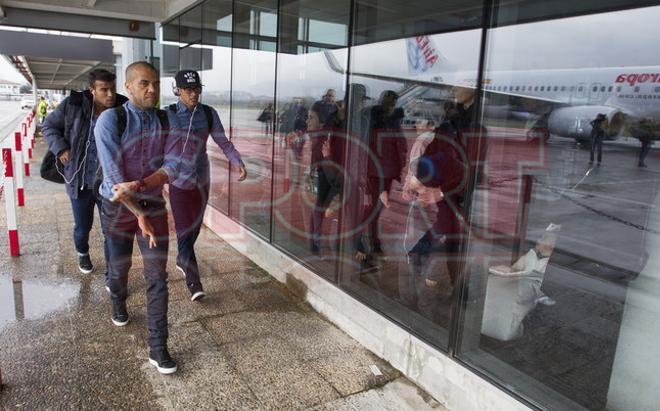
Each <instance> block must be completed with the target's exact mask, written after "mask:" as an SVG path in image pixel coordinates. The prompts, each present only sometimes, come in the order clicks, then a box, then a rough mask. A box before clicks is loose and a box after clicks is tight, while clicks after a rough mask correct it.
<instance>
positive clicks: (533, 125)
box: [457, 2, 660, 410]
mask: <svg viewBox="0 0 660 411" xmlns="http://www.w3.org/2000/svg"><path fill="white" fill-rule="evenodd" d="M614 3H615V2H605V4H614ZM536 4H540V5H546V6H547V7H545V6H543V7H542V6H539V8H538V9H537V10H536V9H534V11H535V12H538V13H539V14H540V13H542V12H545V11H548V10H550V9H548V7H551V5H550V3H549V2H547V3H546V2H528V3H526V4H521V5H520V9H518V10H513V11H512V9H510V6H506V7H504V10H501V11H498V12H497V13H496V15H495V20H496V21H499V20H500V17H502V19H504V20H505V21H507V23H511V21H510V20H508V19H510V18H511V16H513V15H517V16H520V18H521V19H523V20H525V19H526V18H527V16H528V15H529V11H530V10H532V9H530V8H529V7H531V6H530V5H536ZM585 4H592V3H588V2H577V3H572V4H566V5H562V7H564V8H566V9H568V11H569V12H570V11H575V10H577V9H576V7H582V6H583V5H585ZM601 4H603V3H597V4H596V3H593V5H595V6H596V7H600V6H601ZM511 7H512V6H511ZM552 7H554V6H552ZM501 13H503V15H502V16H500V14H501ZM658 18H660V7H652V8H644V9H630V10H623V11H611V12H607V13H601V14H593V15H587V16H579V17H570V18H563V19H556V20H552V21H544V22H534V23H525V24H515V25H509V26H504V27H498V28H495V29H492V30H489V32H488V33H487V34H488V36H487V38H488V43H487V55H486V64H485V73H484V79H489V80H492V81H494V82H497V81H498V79H500V78H503V77H510V76H515V77H519V79H520V80H524V81H525V82H527V83H528V84H535V83H536V84H538V83H539V82H543V83H542V84H544V85H545V87H547V84H548V81H553V80H554V81H555V84H559V83H563V84H568V85H570V87H568V88H566V89H565V88H564V87H563V86H562V91H561V92H559V93H556V94H554V95H551V96H549V95H547V94H544V95H543V96H542V98H536V97H537V96H538V94H537V93H533V94H532V93H522V94H523V95H522V96H521V95H516V96H511V95H507V94H506V93H500V94H499V95H495V94H492V93H489V92H485V93H484V95H483V99H482V103H483V110H482V113H481V116H480V118H479V123H480V125H481V126H482V127H483V128H482V129H480V134H481V145H482V146H483V147H485V150H486V161H485V162H484V163H483V165H482V166H481V167H479V168H477V179H476V181H477V186H476V189H475V191H474V193H473V201H472V202H471V208H470V214H469V220H468V221H469V224H470V241H469V245H468V247H467V255H468V256H469V257H470V260H469V261H468V262H467V263H466V265H465V271H464V272H465V274H466V277H465V278H464V281H465V285H466V287H467V291H468V294H467V298H466V300H465V301H466V310H465V312H464V313H463V316H462V318H463V321H462V327H463V329H462V332H461V337H460V343H459V347H458V350H457V355H458V357H459V358H460V359H461V360H462V361H464V362H466V363H468V364H469V365H470V366H472V367H475V368H477V369H479V370H480V371H482V372H483V373H485V374H487V375H490V376H491V377H493V378H495V379H496V380H497V381H499V382H500V384H502V385H505V386H506V387H507V388H508V389H511V390H513V391H515V392H517V393H519V394H520V395H522V396H524V397H526V398H528V399H529V400H530V401H532V402H533V403H535V404H537V405H538V406H539V407H540V408H544V409H553V410H580V409H592V410H603V409H608V410H642V409H654V408H657V406H656V402H657V400H656V393H657V392H658V389H660V378H659V377H658V375H657V372H656V370H657V368H658V367H657V366H658V365H660V364H658V363H659V361H658V358H660V355H659V354H660V353H659V352H658V348H657V346H658V345H657V344H654V343H649V342H650V341H657V339H658V337H659V335H658V333H659V331H658V330H660V323H659V321H658V318H657V317H658V316H657V312H658V309H660V303H658V301H660V299H659V298H658V297H659V296H660V295H659V294H660V288H659V287H658V286H657V284H658V275H659V274H658V273H659V272H658V266H659V265H658V264H657V261H656V260H657V258H658V257H656V255H657V246H658V244H659V243H658V241H659V240H660V237H659V236H658V233H660V230H658V227H657V225H658V224H657V221H658V220H657V215H656V214H657V209H658V206H659V205H658V193H659V190H658V188H659V184H658V183H660V180H658V179H657V178H655V174H654V170H658V169H660V161H659V160H658V156H657V155H655V152H654V149H653V148H652V142H653V141H654V140H655V139H657V138H659V137H660V133H659V132H658V129H657V126H656V124H657V122H658V120H660V117H659V116H658V110H657V105H656V104H655V101H653V100H648V99H647V100H644V99H643V98H642V99H640V98H639V97H641V95H642V94H646V93H648V92H650V90H651V87H654V84H652V81H651V78H652V77H653V75H654V74H655V73H657V67H658V66H660V57H659V56H658V55H657V53H644V52H642V53H640V45H643V44H650V43H653V42H654V40H655V39H656V38H657V37H658V35H660V28H659V27H658V25H657V21H658ZM607 27H626V30H624V31H617V32H616V33H614V32H612V30H609V29H604V28H607ZM605 44H606V45H607V46H606V47H603V46H602V45H605ZM537 50H543V53H537V52H536V51H537ZM512 73H513V74H512ZM655 77H657V75H656V76H655ZM610 86H616V87H617V88H618V87H621V88H622V89H621V92H620V93H618V94H613V93H612V92H611V91H610V90H611V89H610ZM534 87H535V88H534V89H536V86H534ZM543 87H544V86H543V85H542V86H541V89H543ZM636 87H639V94H634V90H635V88H636ZM623 113H626V114H625V115H624V114H623ZM601 152H602V158H601ZM601 159H602V162H601ZM641 386H643V387H644V388H643V389H640V387H641Z"/></svg>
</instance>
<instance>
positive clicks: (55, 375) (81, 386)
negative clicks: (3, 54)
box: [0, 139, 444, 410]
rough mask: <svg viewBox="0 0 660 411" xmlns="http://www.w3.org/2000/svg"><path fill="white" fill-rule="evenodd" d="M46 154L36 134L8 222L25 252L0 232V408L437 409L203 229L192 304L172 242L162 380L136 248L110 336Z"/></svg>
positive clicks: (100, 294) (94, 241)
mask: <svg viewBox="0 0 660 411" xmlns="http://www.w3.org/2000/svg"><path fill="white" fill-rule="evenodd" d="M44 150H45V144H44V143H43V141H42V140H41V139H39V140H38V143H37V148H36V150H35V154H36V155H35V160H33V161H32V171H33V177H30V178H27V179H26V207H25V208H23V209H21V210H19V215H18V218H19V235H20V241H21V254H22V255H21V257H18V258H11V257H9V253H8V244H7V236H6V235H4V234H3V235H2V236H0V250H1V251H0V370H1V371H2V380H3V384H4V385H3V387H2V390H0V409H248V408H249V409H323V410H325V409H333V410H334V409H346V410H349V409H391V410H394V409H397V410H401V409H409V410H422V409H444V408H443V407H442V406H440V405H439V404H438V403H437V402H435V401H434V400H433V399H431V398H430V397H429V396H428V395H427V394H425V393H424V392H422V391H421V390H420V389H419V388H417V387H416V386H414V385H413V384H412V383H410V382H409V381H407V380H406V379H405V378H403V377H402V376H401V375H400V373H399V372H398V371H396V370H395V369H393V368H392V367H391V366H390V365H389V364H387V363H386V362H384V361H383V360H381V359H379V358H377V357H376V356H375V355H373V354H372V353H370V352H369V351H367V350H366V349H364V348H363V347H361V346H360V345H359V344H358V343H357V342H356V341H354V340H352V339H351V338H350V337H348V336H347V335H346V334H344V333H343V332H342V331H340V330H339V329H338V328H336V327H335V326H334V325H332V324H330V323H329V322H327V321H325V320H324V319H323V318H321V317H320V316H319V315H318V314H317V313H316V312H314V311H313V310H312V309H311V308H310V307H309V306H308V305H307V304H306V303H305V302H303V301H301V300H300V299H298V298H297V297H295V296H294V295H293V294H292V293H290V292H289V291H288V290H287V289H286V288H285V287H284V286H283V285H281V284H280V283H278V282H277V281H275V280H274V279H272V278H271V277H270V276H269V275H268V274H267V273H266V272H264V271H263V270H261V269H260V268H258V267H257V266H256V265H255V264H254V263H252V262H251V261H250V260H248V259H247V258H245V257H244V256H243V255H241V254H239V253H238V252H237V251H235V250H234V249H233V248H231V247H230V246H229V245H227V244H226V243H225V242H223V241H222V240H221V239H220V238H219V237H217V236H216V235H214V234H213V233H211V232H210V231H208V230H206V229H204V230H203V231H202V234H201V235H200V239H199V241H198V243H197V253H198V258H199V260H200V268H201V273H202V279H203V282H204V285H205V289H206V291H207V293H208V297H207V298H206V299H205V300H204V301H203V302H201V303H192V302H190V300H189V295H188V291H187V289H186V287H185V284H184V281H183V278H182V277H181V276H180V275H178V272H177V271H176V270H175V269H174V258H175V252H174V250H173V249H172V246H173V241H170V258H169V261H168V272H169V273H170V281H169V289H170V305H169V321H170V340H169V348H170V352H171V354H172V355H173V357H174V358H175V359H177V360H178V362H179V371H178V372H177V373H176V374H174V375H172V376H163V375H160V374H158V373H157V372H156V370H155V369H154V368H153V367H151V366H150V365H149V364H148V362H147V345H146V337H147V329H146V307H145V302H146V301H145V300H146V295H145V282H144V279H143V277H142V273H141V262H140V258H139V254H138V253H139V251H138V248H137V247H135V250H136V251H135V253H136V254H135V255H134V260H133V267H132V269H131V271H130V277H129V293H130V295H129V298H128V309H129V314H130V316H131V322H130V323H129V325H128V326H126V327H122V328H118V327H115V326H113V324H112V322H111V321H110V312H111V304H110V299H109V296H108V294H107V292H106V291H105V289H104V285H103V274H102V273H103V262H102V252H101V250H102V238H101V235H100V230H99V225H98V218H97V221H96V223H95V227H94V230H93V233H92V237H91V240H90V246H91V250H92V252H91V257H92V260H93V262H94V263H95V264H96V269H95V271H94V272H93V273H92V274H81V273H80V272H79V271H78V268H77V261H76V260H77V259H76V255H75V252H74V250H73V247H72V246H73V244H72V233H71V230H72V224H73V221H72V215H71V209H70V203H69V200H68V197H67V196H66V194H65V193H64V190H63V187H62V186H60V185H57V184H53V183H48V182H45V181H44V180H42V179H40V178H39V177H37V176H34V174H36V173H37V172H38V166H39V162H38V160H36V159H40V158H41V154H42V153H43V152H44ZM97 217H98V216H97ZM0 227H2V230H3V232H5V215H4V210H3V211H2V212H0ZM171 238H173V237H171ZM377 374H381V375H377Z"/></svg>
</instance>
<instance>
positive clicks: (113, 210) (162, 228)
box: [101, 198, 168, 349]
mask: <svg viewBox="0 0 660 411" xmlns="http://www.w3.org/2000/svg"><path fill="white" fill-rule="evenodd" d="M144 209H145V210H146V211H147V215H148V218H149V221H150V222H151V224H152V225H153V227H154V230H155V231H156V235H157V246H156V247H155V248H149V239H148V238H147V237H144V236H142V233H141V231H140V228H139V227H138V222H137V218H136V217H135V216H134V215H133V213H131V212H130V211H129V210H128V209H127V208H126V207H125V206H123V205H121V204H115V203H112V202H110V201H109V200H107V199H105V198H104V199H103V203H102V205H101V219H102V220H103V223H102V224H101V226H102V227H103V230H104V234H105V238H106V241H107V243H108V252H109V256H108V257H109V261H110V264H109V267H108V279H109V280H108V287H110V293H111V296H112V302H113V304H119V303H124V302H125V301H126V297H127V295H128V292H127V284H128V270H129V269H130V268H131V264H132V257H133V239H134V238H135V236H136V234H137V243H138V246H139V247H140V252H141V254H142V259H143V263H144V279H145V282H146V285H147V322H148V328H149V347H150V348H151V349H160V348H164V347H166V346H167V335H168V332H167V304H168V290H167V271H166V268H165V267H166V265H167V247H168V228H167V209H166V208H165V202H164V200H163V201H162V202H160V201H158V202H155V203H150V204H147V205H146V207H144Z"/></svg>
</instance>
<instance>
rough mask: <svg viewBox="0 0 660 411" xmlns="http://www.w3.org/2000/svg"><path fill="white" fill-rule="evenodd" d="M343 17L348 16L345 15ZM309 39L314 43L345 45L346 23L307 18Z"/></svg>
mask: <svg viewBox="0 0 660 411" xmlns="http://www.w3.org/2000/svg"><path fill="white" fill-rule="evenodd" d="M345 17H348V16H347V15H346V16H345ZM308 40H309V41H311V42H314V43H325V44H333V45H337V46H346V44H347V41H348V24H346V23H335V22H332V21H321V20H318V19H309V39H308Z"/></svg>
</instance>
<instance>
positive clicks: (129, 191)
mask: <svg viewBox="0 0 660 411" xmlns="http://www.w3.org/2000/svg"><path fill="white" fill-rule="evenodd" d="M139 188H140V182H139V181H130V182H128V183H117V184H115V185H114V186H112V192H113V196H112V198H111V199H110V201H112V202H114V203H117V202H123V201H124V200H126V199H128V198H131V197H132V196H133V194H135V193H136V192H137V191H138V189H139Z"/></svg>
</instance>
